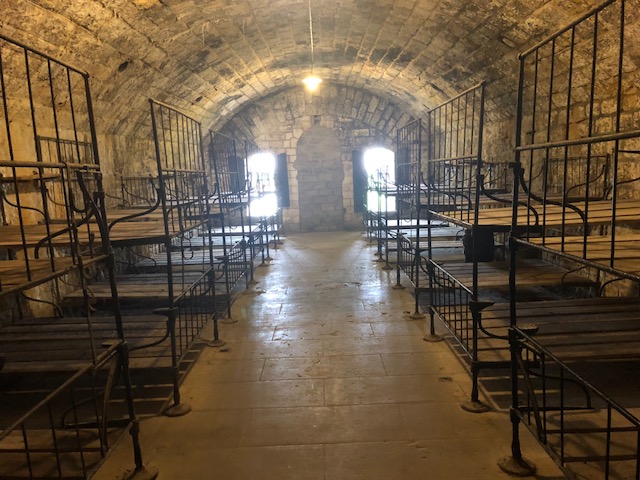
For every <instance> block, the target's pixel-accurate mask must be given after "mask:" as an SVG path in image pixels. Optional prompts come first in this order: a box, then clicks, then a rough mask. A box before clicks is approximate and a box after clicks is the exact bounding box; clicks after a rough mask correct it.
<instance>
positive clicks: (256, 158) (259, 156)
mask: <svg viewBox="0 0 640 480" xmlns="http://www.w3.org/2000/svg"><path fill="white" fill-rule="evenodd" d="M247 170H248V171H249V182H250V187H251V193H252V195H255V197H254V199H253V200H251V203H250V204H249V212H250V214H251V215H252V216H260V217H264V216H269V215H272V214H274V213H275V212H276V210H277V209H278V197H277V196H276V182H275V172H276V157H275V155H273V154H272V153H268V152H262V153H256V154H254V155H251V156H249V157H248V158H247Z"/></svg>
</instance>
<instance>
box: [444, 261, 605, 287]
mask: <svg viewBox="0 0 640 480" xmlns="http://www.w3.org/2000/svg"><path fill="white" fill-rule="evenodd" d="M441 267H442V269H443V270H445V271H446V272H448V273H449V274H450V275H451V276H453V277H454V278H456V279H457V280H458V281H459V282H460V283H462V284H463V285H466V286H471V285H472V284H473V276H472V274H473V264H472V263H443V264H442V265H441ZM516 284H517V285H518V286H520V287H525V286H545V285H560V284H562V285H574V286H578V285H581V286H590V285H593V281H592V280H590V279H588V278H585V277H581V276H580V275H578V274H576V273H569V272H568V271H567V270H565V269H562V268H560V267H557V266H554V265H551V264H549V263H546V262H543V261H542V260H524V261H522V262H521V263H520V264H519V266H518V268H517V270H516ZM478 286H479V287H484V288H486V287H493V288H507V287H508V286H509V264H508V262H491V263H479V264H478Z"/></svg>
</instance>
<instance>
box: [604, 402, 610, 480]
mask: <svg viewBox="0 0 640 480" xmlns="http://www.w3.org/2000/svg"><path fill="white" fill-rule="evenodd" d="M611 428H612V425H611V404H610V403H609V402H607V433H606V437H607V440H606V442H605V461H604V478H605V480H609V473H610V469H611Z"/></svg>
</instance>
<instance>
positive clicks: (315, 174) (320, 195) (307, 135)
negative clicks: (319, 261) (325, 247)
mask: <svg viewBox="0 0 640 480" xmlns="http://www.w3.org/2000/svg"><path fill="white" fill-rule="evenodd" d="M294 167H295V169H296V170H297V172H298V194H299V198H300V231H302V232H320V231H331V230H342V229H343V228H344V206H343V202H342V181H343V179H344V171H343V167H342V150H341V147H340V140H339V139H338V137H337V136H336V134H335V133H334V132H333V131H332V130H330V129H328V128H324V127H317V126H316V127H312V128H310V129H309V130H307V131H306V132H304V133H303V134H302V136H301V137H300V139H299V140H298V145H297V160H296V162H295V163H294Z"/></svg>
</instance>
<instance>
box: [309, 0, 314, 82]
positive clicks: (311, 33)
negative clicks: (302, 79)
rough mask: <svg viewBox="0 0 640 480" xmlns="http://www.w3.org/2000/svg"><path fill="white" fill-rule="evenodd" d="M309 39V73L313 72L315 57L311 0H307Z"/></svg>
mask: <svg viewBox="0 0 640 480" xmlns="http://www.w3.org/2000/svg"><path fill="white" fill-rule="evenodd" d="M309 39H310V40H311V73H313V70H314V66H315V58H314V52H313V17H312V16H311V0H309Z"/></svg>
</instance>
